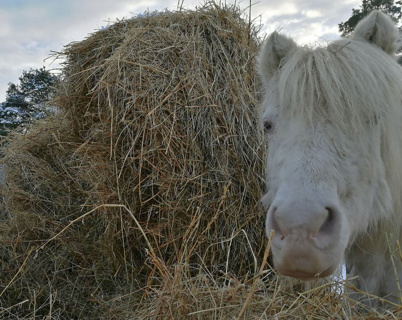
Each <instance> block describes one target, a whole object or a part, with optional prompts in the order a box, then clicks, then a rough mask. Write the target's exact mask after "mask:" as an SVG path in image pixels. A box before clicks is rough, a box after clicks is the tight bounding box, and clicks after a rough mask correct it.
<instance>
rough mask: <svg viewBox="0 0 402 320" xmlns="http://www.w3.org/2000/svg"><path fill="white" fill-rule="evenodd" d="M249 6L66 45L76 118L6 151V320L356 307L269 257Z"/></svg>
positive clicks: (337, 314) (20, 138) (155, 20)
mask: <svg viewBox="0 0 402 320" xmlns="http://www.w3.org/2000/svg"><path fill="white" fill-rule="evenodd" d="M241 16H242V15H241V12H240V10H239V8H237V7H220V6H217V5H216V4H213V3H209V4H206V5H204V6H203V7H201V8H198V10H196V11H179V12H158V13H147V14H145V15H141V16H138V17H136V18H133V19H130V20H124V21H119V22H117V23H115V24H113V25H111V26H109V27H108V28H106V29H104V30H100V31H97V32H95V33H94V34H92V35H90V36H89V37H88V38H87V39H85V40H84V41H81V42H77V43H72V44H70V45H68V46H67V47H66V48H65V50H64V51H63V52H62V53H61V55H62V56H63V57H64V58H65V59H66V62H65V67H64V78H65V80H64V82H63V84H62V87H61V88H60V89H59V95H58V97H57V99H56V101H55V102H54V103H56V104H57V105H58V106H59V108H60V112H59V113H58V114H57V115H56V116H55V117H53V118H51V119H47V120H46V121H44V122H38V123H36V124H35V125H34V126H33V127H32V128H31V129H30V130H29V132H28V133H26V134H23V135H21V134H15V135H14V136H13V137H12V139H11V140H10V141H9V142H8V146H7V148H6V149H5V150H4V158H3V159H2V165H3V169H4V173H5V176H6V183H5V184H3V185H2V187H1V191H2V192H1V195H2V197H3V204H2V205H3V207H2V208H3V209H2V215H1V217H0V223H1V224H0V241H1V243H2V246H1V247H0V264H1V271H2V272H1V274H0V318H2V317H4V319H36V318H46V319H150V318H151V319H235V318H236V317H239V318H241V319H266V318H270V317H273V316H275V317H276V318H277V319H287V318H288V317H291V318H294V319H305V317H306V315H310V316H311V318H312V319H328V316H329V315H330V314H332V316H331V317H334V319H343V318H345V317H344V316H343V315H346V314H351V313H350V310H348V309H347V310H345V306H344V304H343V303H342V299H340V295H339V294H337V293H336V292H335V291H334V290H328V287H329V286H330V285H326V286H324V287H322V288H318V289H316V290H313V291H312V293H305V294H290V293H289V291H288V290H284V289H283V285H282V284H281V282H280V281H278V279H279V278H277V277H275V276H274V274H273V271H272V270H271V269H270V268H269V265H268V264H267V257H266V255H265V256H264V250H265V253H266V254H267V252H268V251H266V248H267V240H266V237H265V235H264V228H263V225H264V218H263V214H262V212H261V211H260V210H259V208H258V201H259V198H260V196H261V194H262V185H263V160H262V158H263V154H264V150H263V147H262V144H261V141H262V139H260V136H259V135H260V133H259V130H258V125H257V119H256V117H257V100H258V94H257V93H258V81H257V79H256V75H255V73H254V69H253V68H254V66H253V59H254V58H255V55H256V54H257V51H258V45H259V43H260V40H259V38H258V32H259V30H258V27H256V26H254V25H253V24H249V22H248V21H245V20H244V19H243V18H242V17H241ZM264 270H265V271H264ZM275 279H276V280H275ZM324 306H326V307H325V308H324ZM376 317H377V315H376ZM384 319H392V318H386V317H385V318H384Z"/></svg>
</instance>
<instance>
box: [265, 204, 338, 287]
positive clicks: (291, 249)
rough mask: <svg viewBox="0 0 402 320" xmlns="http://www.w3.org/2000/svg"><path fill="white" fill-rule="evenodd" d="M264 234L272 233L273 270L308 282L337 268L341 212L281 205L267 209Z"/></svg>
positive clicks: (315, 205) (320, 207)
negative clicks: (274, 268)
mask: <svg viewBox="0 0 402 320" xmlns="http://www.w3.org/2000/svg"><path fill="white" fill-rule="evenodd" d="M266 227H267V233H270V232H271V230H273V231H274V237H273V241H272V252H273V258H274V265H275V267H276V269H277V270H278V271H279V272H281V273H282V274H284V275H287V276H291V277H295V278H299V279H303V280H308V279H312V278H315V277H325V276H328V275H330V274H331V273H332V272H333V271H334V270H335V269H336V267H337V265H338V263H339V260H340V259H341V257H338V252H339V250H338V249H339V247H338V244H339V243H338V242H339V233H340V229H341V217H340V211H339V210H338V209H337V208H336V206H322V205H319V204H317V203H314V202H311V203H306V202H303V203H296V202H289V203H281V204H278V203H277V204H275V202H274V203H273V205H272V206H271V207H270V208H269V210H268V216H267V225H266Z"/></svg>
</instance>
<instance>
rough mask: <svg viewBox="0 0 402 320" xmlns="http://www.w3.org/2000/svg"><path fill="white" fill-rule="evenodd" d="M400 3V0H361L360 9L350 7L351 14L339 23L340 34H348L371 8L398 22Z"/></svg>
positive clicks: (401, 13)
mask: <svg viewBox="0 0 402 320" xmlns="http://www.w3.org/2000/svg"><path fill="white" fill-rule="evenodd" d="M401 4H402V1H396V2H394V0H363V3H362V5H361V6H360V9H352V16H351V17H350V18H349V19H348V20H347V21H345V22H341V23H340V24H339V31H340V32H341V36H342V37H346V36H348V35H350V34H351V33H352V32H353V30H354V29H355V27H356V25H357V23H358V22H359V21H360V20H361V19H363V18H364V17H365V16H367V15H368V14H369V13H370V12H371V11H373V10H378V11H381V12H384V13H386V14H387V15H389V16H390V17H391V18H392V19H393V20H394V21H395V22H397V23H398V22H400V20H401V18H402V12H401Z"/></svg>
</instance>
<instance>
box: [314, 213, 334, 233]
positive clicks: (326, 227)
mask: <svg viewBox="0 0 402 320" xmlns="http://www.w3.org/2000/svg"><path fill="white" fill-rule="evenodd" d="M325 210H326V211H327V217H326V219H325V221H324V223H323V224H322V225H321V227H320V229H319V230H318V234H330V233H332V232H333V230H334V228H335V224H336V223H335V221H336V213H335V210H334V209H332V208H331V207H326V208H325Z"/></svg>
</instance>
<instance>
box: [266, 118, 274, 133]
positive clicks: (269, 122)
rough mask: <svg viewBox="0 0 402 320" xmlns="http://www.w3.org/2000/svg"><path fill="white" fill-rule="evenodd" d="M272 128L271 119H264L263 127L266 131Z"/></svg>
mask: <svg viewBox="0 0 402 320" xmlns="http://www.w3.org/2000/svg"><path fill="white" fill-rule="evenodd" d="M273 128H274V125H273V123H272V122H271V121H268V120H265V121H264V129H265V131H266V132H271V131H272V129H273Z"/></svg>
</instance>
